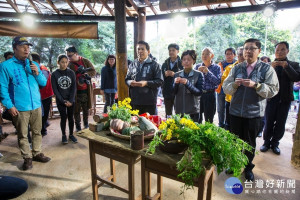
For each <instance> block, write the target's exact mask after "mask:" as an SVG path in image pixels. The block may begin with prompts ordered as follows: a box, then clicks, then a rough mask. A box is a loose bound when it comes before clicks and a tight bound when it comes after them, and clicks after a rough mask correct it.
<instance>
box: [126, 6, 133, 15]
mask: <svg viewBox="0 0 300 200" xmlns="http://www.w3.org/2000/svg"><path fill="white" fill-rule="evenodd" d="M125 9H126V13H127V15H128V16H129V17H133V15H132V14H131V12H130V11H129V10H128V8H126V7H125Z"/></svg>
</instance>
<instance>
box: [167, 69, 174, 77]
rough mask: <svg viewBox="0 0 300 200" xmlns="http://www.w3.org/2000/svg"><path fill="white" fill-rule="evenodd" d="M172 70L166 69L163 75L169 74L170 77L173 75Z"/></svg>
mask: <svg viewBox="0 0 300 200" xmlns="http://www.w3.org/2000/svg"><path fill="white" fill-rule="evenodd" d="M174 74H175V73H174V72H173V71H171V70H167V71H165V76H167V77H168V76H171V77H173V76H174Z"/></svg>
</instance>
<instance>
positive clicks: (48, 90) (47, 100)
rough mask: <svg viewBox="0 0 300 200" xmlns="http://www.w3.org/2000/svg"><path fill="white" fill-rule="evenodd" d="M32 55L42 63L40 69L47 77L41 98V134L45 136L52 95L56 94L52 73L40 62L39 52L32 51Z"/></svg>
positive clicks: (34, 59)
mask: <svg viewBox="0 0 300 200" xmlns="http://www.w3.org/2000/svg"><path fill="white" fill-rule="evenodd" d="M31 56H32V60H33V61H35V62H37V63H38V64H39V65H40V69H41V70H42V72H43V74H44V75H45V77H46V78H47V85H46V86H45V87H43V88H41V89H40V93H41V99H42V104H43V109H44V115H43V117H42V131H41V134H42V136H43V137H44V136H46V135H47V127H48V126H49V123H48V122H47V120H48V117H49V111H50V106H51V102H52V96H53V95H54V93H53V90H52V85H51V74H50V72H49V70H48V69H47V67H46V66H45V65H42V64H40V63H41V58H40V55H39V54H38V53H35V52H32V53H31Z"/></svg>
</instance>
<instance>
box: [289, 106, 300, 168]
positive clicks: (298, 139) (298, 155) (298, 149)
mask: <svg viewBox="0 0 300 200" xmlns="http://www.w3.org/2000/svg"><path fill="white" fill-rule="evenodd" d="M293 139H294V145H293V150H292V158H291V159H292V164H293V165H295V166H297V167H300V109H298V119H297V125H296V132H295V134H294V137H293Z"/></svg>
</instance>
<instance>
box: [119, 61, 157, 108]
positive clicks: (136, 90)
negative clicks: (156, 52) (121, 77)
mask: <svg viewBox="0 0 300 200" xmlns="http://www.w3.org/2000/svg"><path fill="white" fill-rule="evenodd" d="M139 65H140V63H139V61H138V59H135V60H134V61H133V62H132V63H131V64H130V65H129V67H128V71H127V75H126V78H125V83H126V84H127V85H128V87H129V95H130V97H131V104H133V105H156V101H157V92H158V88H159V87H160V86H161V85H162V83H163V78H162V74H161V68H160V66H159V64H158V63H157V62H155V61H154V60H152V59H151V58H150V57H148V59H147V60H146V61H145V62H144V63H143V65H142V66H141V67H140V66H139ZM133 80H135V81H147V86H145V87H131V86H130V83H131V81H133Z"/></svg>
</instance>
